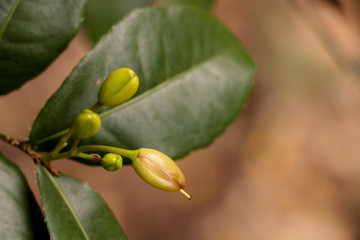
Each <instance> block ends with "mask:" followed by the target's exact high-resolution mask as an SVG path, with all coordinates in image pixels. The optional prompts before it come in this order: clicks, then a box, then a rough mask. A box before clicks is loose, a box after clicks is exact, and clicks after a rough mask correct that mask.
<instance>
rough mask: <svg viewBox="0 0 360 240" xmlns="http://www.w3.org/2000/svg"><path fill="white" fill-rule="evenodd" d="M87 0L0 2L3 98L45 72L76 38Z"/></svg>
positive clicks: (13, 0)
mask: <svg viewBox="0 0 360 240" xmlns="http://www.w3.org/2000/svg"><path fill="white" fill-rule="evenodd" d="M84 4H85V0H76V1H73V0H22V1H21V0H1V1H0V95H2V94H6V93H8V92H10V91H12V90H14V89H17V88H19V87H20V86H21V85H22V84H23V83H25V82H26V81H28V80H30V79H31V78H33V77H34V76H36V75H37V74H39V73H40V72H41V71H43V70H44V69H45V68H46V67H47V66H48V65H49V64H50V63H51V62H52V61H53V60H54V59H55V58H56V57H57V56H58V55H59V54H60V53H61V52H62V51H63V50H64V49H65V48H66V46H67V45H68V43H69V41H70V40H71V39H72V38H73V37H74V35H75V34H76V32H77V30H78V28H79V26H80V22H81V18H82V9H83V6H84Z"/></svg>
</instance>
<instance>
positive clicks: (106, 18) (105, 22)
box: [84, 0, 214, 42]
mask: <svg viewBox="0 0 360 240" xmlns="http://www.w3.org/2000/svg"><path fill="white" fill-rule="evenodd" d="M213 3H214V0H159V1H156V0H102V1H99V0H88V3H87V4H86V7H85V11H84V16H85V21H84V26H85V29H86V32H87V34H88V35H89V37H90V39H91V40H92V41H93V42H97V41H98V40H99V39H100V38H101V37H102V36H103V35H104V34H105V33H107V32H108V31H109V30H110V29H111V27H112V26H113V25H114V24H115V23H117V22H118V21H120V20H121V19H122V18H123V17H124V16H125V15H127V14H128V13H129V12H131V11H132V10H134V9H135V8H140V7H145V6H149V5H151V4H170V5H189V6H195V7H200V8H204V9H210V8H211V7H212V5H213Z"/></svg>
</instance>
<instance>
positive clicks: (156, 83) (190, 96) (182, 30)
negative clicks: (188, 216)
mask: <svg viewBox="0 0 360 240" xmlns="http://www.w3.org/2000/svg"><path fill="white" fill-rule="evenodd" d="M120 67H128V68H132V69H134V70H135V72H136V73H137V74H138V76H139V79H140V86H139V90H138V92H137V94H136V97H135V98H133V99H132V100H130V101H128V102H126V103H125V104H122V105H120V106H116V107H112V108H101V115H100V116H101V117H102V127H101V128H100V131H99V132H98V133H97V134H95V135H94V136H93V137H91V138H89V139H85V140H83V141H82V142H81V143H82V144H90V143H91V144H104V145H110V146H117V147H123V148H128V149H136V148H139V147H149V148H155V149H157V150H159V151H162V152H164V153H166V154H167V155H169V156H171V157H173V158H174V159H176V158H180V157H182V156H184V155H186V154H187V153H189V152H190V151H191V150H193V149H196V148H199V147H203V146H205V145H207V144H209V143H210V142H211V141H212V140H213V139H214V138H215V137H216V136H218V135H219V134H220V133H222V132H223V131H224V129H225V128H226V126H227V125H228V124H230V123H231V121H232V120H234V119H235V118H236V116H237V115H238V113H239V112H240V111H241V109H242V108H243V106H244V104H245V101H246V98H247V96H248V94H249V92H250V89H251V87H252V83H253V77H254V74H255V64H254V62H253V60H252V59H251V58H250V57H249V55H248V54H247V53H246V52H245V50H243V48H242V47H241V46H240V44H239V42H238V41H237V39H236V38H235V37H234V36H233V35H232V34H231V33H230V32H229V31H228V30H227V29H226V28H225V27H224V26H223V25H222V24H221V23H220V22H218V21H217V20H216V19H215V18H213V17H212V16H211V15H210V14H208V13H206V12H205V11H202V10H199V9H195V8H188V7H163V8H148V9H144V10H137V11H135V12H133V13H132V14H131V15H130V16H128V17H127V18H126V19H124V20H123V21H122V22H121V23H120V24H119V25H117V26H116V27H114V29H113V31H112V32H110V33H109V34H108V35H106V36H105V37H104V38H103V39H102V40H101V41H100V42H99V43H98V44H97V45H96V46H95V48H93V49H92V50H91V51H90V53H89V54H88V55H87V56H86V57H84V59H83V60H82V61H81V62H80V63H79V65H78V66H77V67H76V68H75V69H74V70H73V72H72V73H71V75H70V76H69V77H68V78H67V79H66V80H65V82H64V83H63V85H62V86H61V87H60V89H58V91H57V92H56V93H55V94H54V95H53V96H52V97H51V99H50V100H49V101H48V102H47V103H46V105H45V107H44V108H43V109H42V111H41V112H40V114H39V115H38V117H37V119H36V121H35V123H34V125H33V128H32V132H31V136H30V137H31V142H32V143H33V144H34V145H36V146H37V147H38V149H42V150H49V149H51V148H52V147H54V144H56V142H53V141H51V142H44V141H45V140H48V137H49V136H51V135H52V134H57V133H58V132H60V131H62V130H64V129H66V128H68V127H70V126H71V124H72V121H73V120H74V118H75V117H76V115H78V114H79V113H81V111H82V109H84V108H89V107H90V106H92V105H93V104H94V103H95V102H96V101H97V94H98V91H99V87H100V85H98V84H97V83H98V82H99V81H100V80H101V79H104V78H105V77H106V76H107V75H108V74H110V73H111V72H112V71H114V70H115V69H117V68H120ZM50 138H51V137H50Z"/></svg>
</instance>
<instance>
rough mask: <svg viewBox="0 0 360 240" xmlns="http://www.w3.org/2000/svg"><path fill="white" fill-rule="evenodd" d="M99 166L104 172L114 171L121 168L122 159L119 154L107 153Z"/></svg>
mask: <svg viewBox="0 0 360 240" xmlns="http://www.w3.org/2000/svg"><path fill="white" fill-rule="evenodd" d="M101 165H102V166H103V168H104V169H105V170H108V171H116V170H118V169H120V168H121V167H122V165H123V159H122V157H121V156H120V155H119V154H114V153H108V154H106V155H105V156H104V157H103V158H102V160H101Z"/></svg>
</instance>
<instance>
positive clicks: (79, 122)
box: [73, 109, 101, 138]
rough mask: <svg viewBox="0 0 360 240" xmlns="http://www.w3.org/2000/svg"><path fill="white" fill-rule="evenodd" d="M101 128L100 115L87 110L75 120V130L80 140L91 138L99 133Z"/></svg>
mask: <svg viewBox="0 0 360 240" xmlns="http://www.w3.org/2000/svg"><path fill="white" fill-rule="evenodd" d="M100 126H101V120H100V117H99V115H97V114H96V113H95V112H93V111H91V110H89V109H85V110H84V111H83V112H82V113H81V114H80V115H79V116H77V118H76V119H75V122H74V125H73V129H74V132H75V134H76V136H78V137H79V138H89V137H91V136H92V135H94V134H95V133H97V131H99V129H100Z"/></svg>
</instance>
